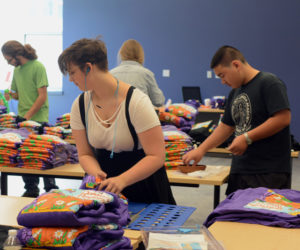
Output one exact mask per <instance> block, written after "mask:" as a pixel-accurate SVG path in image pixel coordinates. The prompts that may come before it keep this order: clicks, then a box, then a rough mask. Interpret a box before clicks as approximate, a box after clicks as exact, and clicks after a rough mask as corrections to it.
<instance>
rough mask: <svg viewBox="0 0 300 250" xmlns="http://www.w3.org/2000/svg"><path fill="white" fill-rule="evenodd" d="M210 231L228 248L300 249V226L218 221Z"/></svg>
mask: <svg viewBox="0 0 300 250" xmlns="http://www.w3.org/2000/svg"><path fill="white" fill-rule="evenodd" d="M209 231H210V232H211V233H212V234H213V236H214V237H215V238H216V239H217V240H218V241H219V242H220V243H222V245H223V246H224V248H225V249H226V250H254V249H255V250H299V249H300V228H297V229H294V228H280V227H269V226H263V225H258V224H247V223H238V222H225V221H217V222H215V223H214V224H212V225H211V226H210V227H209Z"/></svg>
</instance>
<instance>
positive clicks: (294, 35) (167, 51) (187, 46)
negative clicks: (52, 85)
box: [50, 0, 300, 140]
mask: <svg viewBox="0 0 300 250" xmlns="http://www.w3.org/2000/svg"><path fill="white" fill-rule="evenodd" d="M63 13H64V28H63V43H64V44H63V47H64V48H65V47H67V46H69V45H70V44H71V43H72V42H74V41H75V40H77V39H80V38H83V37H88V38H92V37H96V36H97V35H102V37H103V40H104V41H105V42H106V44H107V48H108V59H109V68H110V69H111V68H113V67H114V66H116V64H117V52H118V50H119V48H120V46H121V44H122V42H123V41H124V40H127V39H130V38H134V39H136V40H138V41H139V42H141V44H142V45H143V47H144V50H145V59H146V60H145V66H146V67H148V68H149V69H151V70H152V71H153V72H154V73H155V75H156V79H157V82H158V84H159V86H160V88H161V89H162V90H163V92H164V94H165V96H166V98H171V99H172V101H173V102H182V94H181V86H183V85H191V86H192V85H196V86H200V87H201V92H202V98H203V99H204V98H207V97H212V96H214V95H227V94H228V92H229V90H230V88H228V87H226V86H223V85H222V84H221V83H220V80H219V79H215V78H212V79H208V78H206V71H207V70H210V68H209V64H210V60H211V57H212V56H213V54H214V53H215V51H216V50H217V48H218V47H220V46H222V45H224V44H229V45H233V46H236V47H237V48H239V49H240V50H241V51H242V52H243V53H244V55H245V57H246V58H247V60H248V62H249V63H250V64H251V65H252V66H254V67H256V68H258V69H260V70H263V71H270V72H272V73H274V74H276V75H278V76H279V77H280V78H281V79H283V80H284V81H285V83H286V85H287V87H288V95H289V99H290V103H291V108H292V116H293V117H292V133H293V134H295V135H296V138H297V139H298V140H299V139H300V130H298V127H299V125H300V114H299V111H298V109H297V99H298V93H300V86H299V84H298V83H297V80H298V72H297V71H298V65H299V58H300V49H299V48H300V33H299V30H300V15H299V13H300V1H296V0H286V1H282V0H260V1H258V0H227V1H224V0H210V1H205V0H151V1H149V0H147V1H146V0H64V11H63ZM163 69H170V73H171V76H170V77H169V78H165V77H162V70H163ZM63 90H64V95H63V96H51V97H50V105H51V107H50V117H51V120H52V121H53V120H55V118H56V117H57V116H59V115H60V114H62V113H64V112H69V111H70V107H71V104H72V101H73V100H74V98H75V97H76V96H77V95H78V94H79V93H80V91H79V90H78V89H77V87H76V86H74V85H73V84H72V83H70V82H69V81H68V79H67V78H65V79H64V86H63ZM57 107H59V108H57Z"/></svg>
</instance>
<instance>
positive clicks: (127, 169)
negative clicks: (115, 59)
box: [58, 38, 175, 204]
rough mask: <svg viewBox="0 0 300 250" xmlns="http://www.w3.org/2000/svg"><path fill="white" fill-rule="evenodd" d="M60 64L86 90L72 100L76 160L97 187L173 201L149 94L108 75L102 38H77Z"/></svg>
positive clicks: (150, 199)
mask: <svg viewBox="0 0 300 250" xmlns="http://www.w3.org/2000/svg"><path fill="white" fill-rule="evenodd" d="M58 64H59V67H60V70H61V71H62V73H63V74H67V73H68V74H69V78H70V81H72V82H74V83H75V84H76V85H77V86H78V87H79V89H80V90H82V91H85V93H84V94H83V95H80V96H79V97H77V98H76V99H75V101H74V102H73V105H72V110H71V128H72V133H73V136H74V138H75V142H76V147H77V150H78V155H79V162H80V164H81V166H82V167H83V169H84V170H85V172H86V173H87V174H89V175H93V176H95V177H100V179H101V180H102V181H101V184H100V186H99V189H100V190H105V191H108V192H113V193H116V194H119V193H120V192H122V194H124V195H125V196H126V197H127V198H128V199H129V201H134V202H146V203H153V202H158V203H167V204H175V200H174V198H173V194H172V191H171V188H170V184H169V181H168V178H167V175H166V170H165V168H164V167H163V163H164V159H165V147H164V138H163V133H162V129H161V126H160V122H159V120H158V117H157V115H156V113H155V110H154V108H153V106H152V104H151V101H150V99H149V97H148V96H147V95H145V94H144V93H142V92H141V91H140V90H138V89H134V87H131V86H130V85H129V84H127V83H125V82H123V81H119V80H118V79H117V78H115V77H114V76H113V75H111V73H110V72H109V71H108V62H107V50H106V46H105V44H104V42H103V41H102V40H100V39H86V38H83V39H80V40H78V41H76V42H74V43H73V44H72V45H71V46H70V47H68V48H67V49H65V50H64V51H63V52H62V54H61V55H60V56H59V59H58Z"/></svg>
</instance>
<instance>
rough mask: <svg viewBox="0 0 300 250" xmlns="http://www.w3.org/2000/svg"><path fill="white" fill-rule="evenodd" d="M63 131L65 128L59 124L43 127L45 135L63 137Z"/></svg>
mask: <svg viewBox="0 0 300 250" xmlns="http://www.w3.org/2000/svg"><path fill="white" fill-rule="evenodd" d="M64 131H65V129H64V128H63V127H61V126H54V127H44V134H45V135H55V136H58V137H59V138H62V139H64V138H65V137H64Z"/></svg>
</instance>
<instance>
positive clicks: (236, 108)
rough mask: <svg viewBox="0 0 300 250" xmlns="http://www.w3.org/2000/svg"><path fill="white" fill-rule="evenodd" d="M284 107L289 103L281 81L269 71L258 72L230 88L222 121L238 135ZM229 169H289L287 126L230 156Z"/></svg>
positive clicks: (250, 171) (247, 171) (242, 171)
mask: <svg viewBox="0 0 300 250" xmlns="http://www.w3.org/2000/svg"><path fill="white" fill-rule="evenodd" d="M285 109H290V107H289V101H288V97H287V92H286V86H285V85H284V83H283V82H282V81H281V80H280V79H279V78H278V77H276V76H275V75H273V74H270V73H266V72H260V73H258V74H257V75H256V76H255V77H254V78H253V79H252V80H251V81H250V82H249V83H247V84H246V85H243V86H242V87H240V88H237V89H233V90H232V91H231V92H230V94H229V97H228V102H227V106H226V110H225V114H224V116H223V119H222V122H223V123H225V124H227V125H229V126H235V136H239V135H241V134H244V133H245V132H247V131H250V130H252V129H254V128H256V127H257V126H259V125H260V124H262V123H264V122H265V121H266V120H267V119H268V118H270V117H271V116H272V115H273V114H274V113H276V112H278V111H280V110H285ZM231 173H238V174H263V173H291V139H290V128H289V126H287V127H286V128H284V129H283V130H281V131H279V132H278V133H277V134H275V135H273V136H271V137H268V138H265V139H262V140H259V141H255V142H253V143H252V144H251V145H249V146H248V148H247V150H246V152H245V153H244V154H243V155H241V156H233V158H232V167H231Z"/></svg>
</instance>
